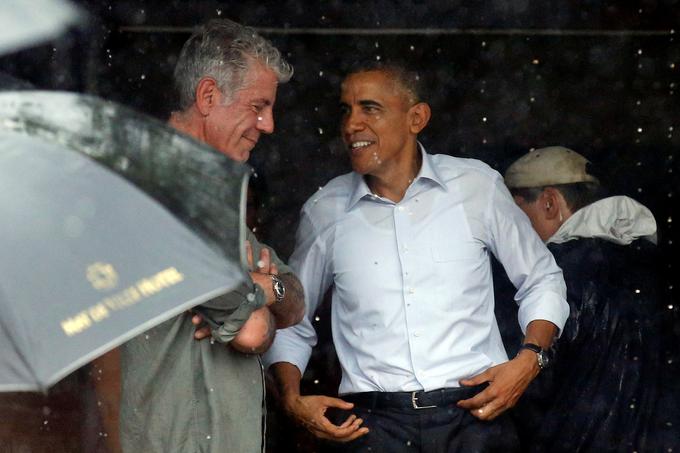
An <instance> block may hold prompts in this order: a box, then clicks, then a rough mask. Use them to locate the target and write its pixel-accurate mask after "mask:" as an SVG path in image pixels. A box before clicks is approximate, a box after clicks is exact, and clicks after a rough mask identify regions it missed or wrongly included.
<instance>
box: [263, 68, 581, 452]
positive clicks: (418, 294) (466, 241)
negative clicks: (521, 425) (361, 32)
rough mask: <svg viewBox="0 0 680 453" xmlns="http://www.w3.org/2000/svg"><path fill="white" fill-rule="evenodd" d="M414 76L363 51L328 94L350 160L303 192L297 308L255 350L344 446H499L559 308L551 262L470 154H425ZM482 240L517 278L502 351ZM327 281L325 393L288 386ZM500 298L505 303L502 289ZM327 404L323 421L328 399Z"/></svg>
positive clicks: (559, 317)
mask: <svg viewBox="0 0 680 453" xmlns="http://www.w3.org/2000/svg"><path fill="white" fill-rule="evenodd" d="M418 91H419V88H418V80H417V77H415V76H414V74H412V73H409V72H407V71H405V70H404V69H402V68H400V67H396V66H387V65H380V64H373V65H371V66H367V67H363V68H362V69H359V70H357V71H354V72H352V73H351V74H349V75H348V76H347V77H346V78H345V80H344V82H343V84H342V92H341V100H340V102H341V108H342V113H343V116H342V127H341V130H342V138H343V141H344V143H345V144H346V146H347V149H348V153H349V156H350V159H351V163H352V168H353V170H354V171H353V172H351V173H349V174H346V175H343V176H340V177H337V178H335V179H333V180H332V181H330V182H329V183H328V184H327V185H326V186H325V187H324V188H322V189H320V190H319V191H318V192H317V193H316V194H315V195H314V196H312V197H311V198H310V200H308V201H307V203H306V204H305V205H304V207H303V209H302V213H301V220H300V226H299V228H298V232H297V243H296V248H295V252H294V253H293V256H292V257H291V259H290V265H291V266H292V267H293V269H294V270H295V272H296V274H297V275H298V276H299V278H300V281H301V282H302V284H303V286H304V289H305V294H306V295H307V318H306V319H305V320H303V322H302V323H300V324H298V325H297V326H294V327H291V328H288V329H284V330H280V331H279V332H278V334H277V337H276V339H275V343H274V346H273V347H272V349H271V350H270V351H269V353H268V354H267V355H266V357H265V361H266V362H267V363H268V364H271V365H272V369H273V371H274V374H275V376H276V377H277V380H278V382H279V384H280V386H281V390H282V395H283V405H284V408H285V409H286V411H287V412H288V413H289V414H291V415H292V416H293V417H294V418H295V419H296V420H297V421H299V422H300V423H302V424H304V425H305V426H306V427H307V428H308V429H309V430H310V431H311V432H313V433H314V434H315V435H316V436H318V437H320V438H323V439H330V440H335V441H338V442H342V444H338V445H341V446H342V448H341V449H342V450H343V451H368V450H370V451H389V452H398V451H414V449H415V451H418V450H420V451H428V452H430V451H512V450H513V449H516V434H515V431H514V427H513V426H512V423H511V421H510V420H509V417H507V415H504V416H501V414H502V413H503V412H504V411H505V410H506V409H508V408H510V407H512V406H513V405H514V404H515V403H516V402H517V400H518V398H519V397H520V395H521V394H522V393H523V392H524V390H525V389H526V387H527V385H528V384H529V383H530V382H531V380H532V379H534V378H535V377H536V375H537V374H538V373H539V371H540V369H541V367H542V366H545V365H546V359H547V356H546V354H545V352H546V350H547V349H548V348H549V347H550V345H551V343H552V340H553V338H554V337H555V336H556V335H558V333H559V331H560V330H561V329H562V327H563V326H564V323H565V321H566V319H567V317H568V313H569V307H568V305H567V303H566V301H565V285H564V280H563V278H562V272H561V270H560V269H559V268H558V267H557V265H556V264H555V261H554V259H553V258H552V256H551V255H550V253H549V252H548V250H547V249H546V248H545V246H544V245H543V243H542V242H541V240H540V239H539V237H538V236H537V235H536V234H535V232H534V230H533V229H532V227H531V224H530V222H529V220H528V219H527V217H526V216H525V215H524V214H523V213H522V211H521V210H520V209H519V208H518V207H517V206H516V205H515V203H514V201H513V199H512V197H511V196H510V194H509V192H508V190H507V189H506V187H505V185H504V183H503V178H502V176H501V175H499V174H498V173H497V172H496V171H494V170H492V169H491V168H489V167H488V166H487V165H485V164H484V163H482V162H480V161H477V160H472V159H460V158H455V157H451V156H446V155H432V154H427V153H426V151H425V149H424V148H423V146H422V145H421V144H420V143H419V142H418V141H417V136H418V134H419V133H420V132H421V131H422V130H423V129H424V128H425V126H426V125H427V123H428V121H429V119H430V108H429V106H428V105H427V104H426V103H425V102H423V101H422V100H421V98H420V93H419V92H418ZM491 253H493V254H494V255H495V256H496V257H497V258H498V259H499V260H500V262H501V263H502V264H503V265H504V267H505V269H506V270H507V273H508V275H509V276H510V278H511V280H512V281H513V283H514V285H515V286H516V288H517V294H516V300H517V303H518V304H519V320H520V324H521V328H522V330H523V331H524V332H525V338H524V344H525V345H528V346H525V347H523V348H522V349H521V350H520V353H519V354H518V355H517V356H516V357H515V358H513V359H512V360H510V361H508V357H507V355H506V353H505V350H504V348H503V343H502V341H501V338H500V335H499V332H498V327H497V324H496V320H495V317H494V297H493V285H492V276H491V266H490V262H489V258H490V254H491ZM331 287H332V288H333V293H332V296H333V298H332V321H331V323H332V331H333V341H334V344H335V347H336V350H337V353H338V358H339V360H340V364H341V367H342V381H341V383H340V388H339V394H340V398H331V397H326V396H320V395H310V396H303V395H300V379H301V376H302V373H304V370H305V367H306V366H307V362H308V360H309V357H310V354H311V348H312V347H313V346H314V344H315V342H316V335H315V332H314V329H313V327H312V325H311V323H310V318H311V317H312V316H313V315H314V311H315V309H316V307H317V306H318V304H319V303H320V301H321V300H322V299H323V296H324V293H325V292H326V291H327V290H328V289H329V288H331ZM505 302H507V301H505ZM328 409H333V411H338V410H340V411H341V415H339V416H338V418H337V420H335V422H336V423H333V422H332V421H331V418H332V417H327V410H328Z"/></svg>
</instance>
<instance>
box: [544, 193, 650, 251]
mask: <svg viewBox="0 0 680 453" xmlns="http://www.w3.org/2000/svg"><path fill="white" fill-rule="evenodd" d="M580 238H597V239H604V240H605V241H609V242H614V243H616V244H620V245H629V244H630V243H632V242H633V241H634V240H636V239H638V238H645V239H647V240H648V241H650V242H652V243H653V244H656V242H657V237H656V220H655V219H654V215H653V214H652V211H650V210H649V209H648V208H647V207H646V206H644V205H643V204H641V203H639V202H637V201H635V200H633V199H632V198H630V197H626V196H622V195H618V196H614V197H608V198H603V199H601V200H598V201H596V202H594V203H591V204H589V205H587V206H584V207H582V208H581V209H579V210H578V211H576V212H575V213H574V214H573V215H572V216H571V217H569V218H568V219H567V220H565V222H564V223H563V224H562V225H560V228H559V229H558V230H557V231H556V232H555V234H553V235H552V236H551V237H550V238H549V239H548V240H547V241H546V244H562V243H564V242H568V241H572V240H574V239H580Z"/></svg>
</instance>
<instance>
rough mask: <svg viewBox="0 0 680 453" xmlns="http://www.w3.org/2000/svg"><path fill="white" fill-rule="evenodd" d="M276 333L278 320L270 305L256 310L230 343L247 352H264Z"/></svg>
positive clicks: (235, 347)
mask: <svg viewBox="0 0 680 453" xmlns="http://www.w3.org/2000/svg"><path fill="white" fill-rule="evenodd" d="M275 334H276V321H275V319H274V316H273V315H272V313H271V311H270V310H269V308H268V307H261V308H258V309H257V310H255V311H254V312H253V313H252V314H251V315H250V317H249V318H248V320H247V321H246V322H245V323H244V324H243V326H242V327H241V330H239V333H238V334H237V335H236V337H235V338H234V339H233V340H232V341H231V342H230V343H229V345H230V346H231V347H233V348H234V349H236V350H237V351H240V352H243V353H246V354H262V353H263V352H265V351H266V350H267V349H269V347H270V346H271V344H272V342H273V341H274V335H275Z"/></svg>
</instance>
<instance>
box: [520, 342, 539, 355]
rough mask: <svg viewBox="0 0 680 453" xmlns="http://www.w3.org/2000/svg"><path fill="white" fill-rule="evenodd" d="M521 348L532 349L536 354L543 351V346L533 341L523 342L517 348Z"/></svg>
mask: <svg viewBox="0 0 680 453" xmlns="http://www.w3.org/2000/svg"><path fill="white" fill-rule="evenodd" d="M522 349H528V350H530V351H534V352H535V353H536V354H540V353H541V352H543V348H542V347H540V346H539V345H537V344H534V343H524V344H522V346H520V348H519V350H520V351H521V350H522Z"/></svg>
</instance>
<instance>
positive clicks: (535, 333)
mask: <svg viewBox="0 0 680 453" xmlns="http://www.w3.org/2000/svg"><path fill="white" fill-rule="evenodd" d="M556 335H557V326H556V325H555V324H553V323H552V322H550V321H545V320H542V319H536V320H533V321H531V322H530V323H529V325H527V332H526V335H525V336H524V343H533V344H537V345H539V346H540V347H541V348H543V349H548V348H550V346H552V343H553V340H554V339H555V336H556Z"/></svg>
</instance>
